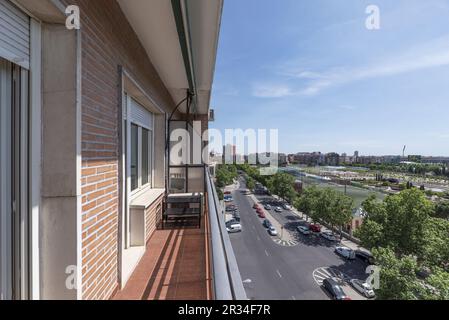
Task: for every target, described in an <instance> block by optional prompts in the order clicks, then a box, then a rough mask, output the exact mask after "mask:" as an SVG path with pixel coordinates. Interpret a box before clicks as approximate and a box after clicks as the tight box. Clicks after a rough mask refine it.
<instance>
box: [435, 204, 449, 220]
mask: <svg viewBox="0 0 449 320" xmlns="http://www.w3.org/2000/svg"><path fill="white" fill-rule="evenodd" d="M433 216H434V217H436V218H441V219H446V220H447V219H449V201H440V202H438V203H437V204H436V206H435V212H434V214H433Z"/></svg>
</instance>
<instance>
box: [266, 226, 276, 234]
mask: <svg viewBox="0 0 449 320" xmlns="http://www.w3.org/2000/svg"><path fill="white" fill-rule="evenodd" d="M268 233H269V234H270V235H271V236H277V235H278V232H277V231H276V228H275V227H273V226H271V227H269V228H268Z"/></svg>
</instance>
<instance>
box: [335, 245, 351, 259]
mask: <svg viewBox="0 0 449 320" xmlns="http://www.w3.org/2000/svg"><path fill="white" fill-rule="evenodd" d="M335 252H336V253H337V254H338V255H340V256H342V257H343V258H346V259H348V260H354V259H355V251H354V250H352V249H350V248H347V247H335Z"/></svg>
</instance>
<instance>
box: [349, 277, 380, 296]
mask: <svg viewBox="0 0 449 320" xmlns="http://www.w3.org/2000/svg"><path fill="white" fill-rule="evenodd" d="M350 282H351V285H352V286H353V287H354V289H355V290H357V291H358V292H359V293H360V294H362V295H364V296H365V297H367V298H374V297H375V296H376V294H375V293H374V290H373V288H372V287H371V286H370V285H369V284H368V283H365V282H363V281H362V280H358V279H352V280H351V281H350Z"/></svg>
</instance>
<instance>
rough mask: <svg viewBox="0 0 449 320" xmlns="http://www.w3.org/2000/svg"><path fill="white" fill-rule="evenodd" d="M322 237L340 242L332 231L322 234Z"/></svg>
mask: <svg viewBox="0 0 449 320" xmlns="http://www.w3.org/2000/svg"><path fill="white" fill-rule="evenodd" d="M321 236H322V237H323V238H324V239H326V240H329V241H338V239H337V238H336V237H335V236H334V235H333V233H332V232H330V231H325V232H321Z"/></svg>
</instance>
